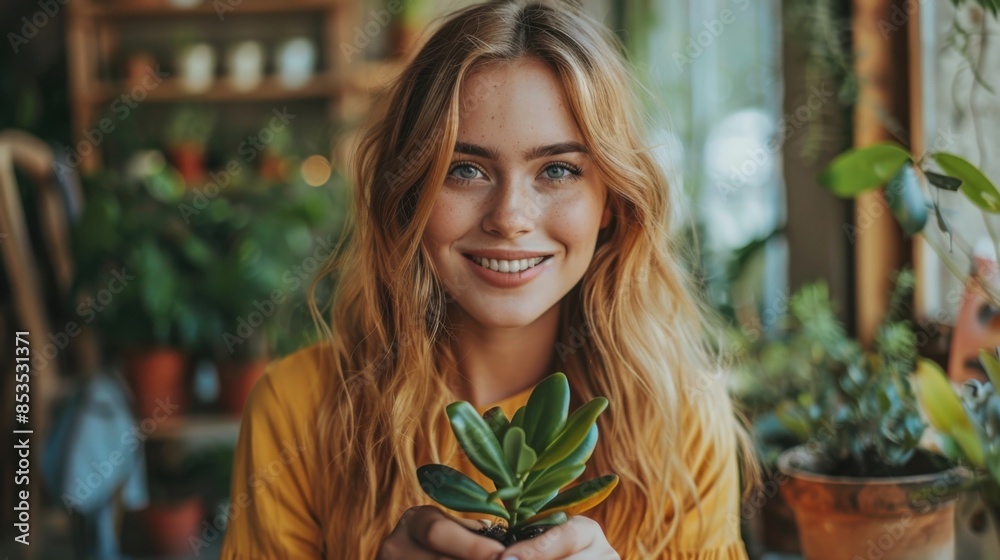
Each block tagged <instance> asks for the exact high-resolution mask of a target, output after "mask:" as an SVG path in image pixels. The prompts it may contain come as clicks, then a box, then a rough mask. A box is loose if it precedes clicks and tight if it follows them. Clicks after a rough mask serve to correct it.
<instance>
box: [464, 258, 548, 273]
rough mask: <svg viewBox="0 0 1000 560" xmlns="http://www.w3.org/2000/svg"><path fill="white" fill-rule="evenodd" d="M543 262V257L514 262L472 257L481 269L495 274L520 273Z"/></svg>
mask: <svg viewBox="0 0 1000 560" xmlns="http://www.w3.org/2000/svg"><path fill="white" fill-rule="evenodd" d="M543 260H545V257H535V258H532V259H520V260H516V261H503V260H497V259H485V258H481V257H475V256H474V257H472V262H474V263H476V264H478V265H479V266H481V267H483V268H488V269H490V270H494V271H496V272H507V273H511V274H512V273H515V272H521V271H522V270H527V269H529V268H531V267H533V266H535V265H537V264H538V263H540V262H542V261H543Z"/></svg>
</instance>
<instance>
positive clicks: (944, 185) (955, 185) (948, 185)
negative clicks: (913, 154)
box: [924, 171, 962, 192]
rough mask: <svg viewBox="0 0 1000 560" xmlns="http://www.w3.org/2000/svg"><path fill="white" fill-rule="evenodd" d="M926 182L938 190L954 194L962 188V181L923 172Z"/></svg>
mask: <svg viewBox="0 0 1000 560" xmlns="http://www.w3.org/2000/svg"><path fill="white" fill-rule="evenodd" d="M924 175H926V176H927V180H928V181H930V182H931V184H932V185H934V186H935V187H937V188H939V189H944V190H946V191H952V192H955V191H957V190H958V189H959V187H961V186H962V180H961V179H958V178H956V177H952V176H950V175H942V174H940V173H935V172H933V171H924Z"/></svg>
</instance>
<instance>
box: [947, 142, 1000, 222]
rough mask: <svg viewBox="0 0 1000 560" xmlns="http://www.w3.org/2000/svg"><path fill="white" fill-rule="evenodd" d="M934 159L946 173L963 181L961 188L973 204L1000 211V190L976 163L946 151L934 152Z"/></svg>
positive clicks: (995, 211) (988, 210)
mask: <svg viewBox="0 0 1000 560" xmlns="http://www.w3.org/2000/svg"><path fill="white" fill-rule="evenodd" d="M934 160H935V161H937V163H938V165H940V166H941V169H943V170H944V172H945V173H947V174H948V175H951V176H953V177H957V178H958V179H960V180H961V181H962V187H961V188H960V190H961V191H962V194H964V195H965V197H966V198H968V199H969V200H970V201H971V202H972V203H973V204H975V205H976V206H978V207H979V208H981V209H983V210H986V211H987V212H993V213H1000V192H998V191H997V188H996V187H995V186H994V185H993V183H991V182H990V180H989V179H988V178H986V175H983V172H982V171H980V170H979V169H978V168H976V166H975V165H972V164H971V163H969V162H968V161H967V160H966V159H964V158H962V157H961V156H956V155H955V154H949V153H946V152H938V153H936V154H934Z"/></svg>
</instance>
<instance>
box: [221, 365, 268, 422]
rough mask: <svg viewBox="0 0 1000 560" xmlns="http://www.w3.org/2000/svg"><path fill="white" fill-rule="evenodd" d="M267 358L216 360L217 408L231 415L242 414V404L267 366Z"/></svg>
mask: <svg viewBox="0 0 1000 560" xmlns="http://www.w3.org/2000/svg"><path fill="white" fill-rule="evenodd" d="M267 364H268V360H267V359H259V360H254V361H249V362H240V361H227V362H217V363H216V364H215V367H216V370H217V371H218V372H219V399H218V401H217V402H218V406H219V409H220V410H221V411H222V412H224V413H226V414H231V415H233V416H240V415H242V414H243V405H244V404H245V403H246V402H247V397H248V396H250V391H251V390H252V389H253V387H254V385H256V384H257V381H258V380H259V379H260V377H261V376H262V375H264V368H265V367H266V366H267Z"/></svg>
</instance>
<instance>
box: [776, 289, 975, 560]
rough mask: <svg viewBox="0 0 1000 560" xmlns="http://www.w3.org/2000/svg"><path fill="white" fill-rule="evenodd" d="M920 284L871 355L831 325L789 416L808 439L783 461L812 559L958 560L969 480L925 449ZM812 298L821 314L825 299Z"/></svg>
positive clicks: (886, 324)
mask: <svg viewBox="0 0 1000 560" xmlns="http://www.w3.org/2000/svg"><path fill="white" fill-rule="evenodd" d="M913 282H914V280H913V276H912V273H911V272H909V271H903V272H900V273H899V274H898V276H897V279H896V289H895V291H894V293H893V296H892V300H891V303H890V308H889V311H888V313H887V314H886V316H885V318H884V319H883V321H882V324H881V325H880V326H879V329H878V332H877V335H876V340H875V344H874V348H873V349H872V350H869V351H865V350H862V349H861V348H860V346H859V345H858V343H857V342H856V341H853V340H851V339H849V338H847V337H846V335H845V334H844V330H843V327H842V326H841V325H840V324H839V323H838V322H836V321H835V320H831V321H826V331H825V332H824V334H823V336H822V342H821V343H820V346H819V347H817V351H818V352H819V353H821V354H822V355H823V361H824V363H823V366H822V367H821V368H820V369H818V370H817V371H816V372H815V377H816V383H815V385H814V387H813V388H812V390H811V391H810V392H807V393H803V394H801V395H799V397H798V398H797V399H795V400H794V401H789V402H788V403H786V404H785V405H784V407H783V411H782V413H783V414H784V415H785V417H786V421H788V422H798V423H799V424H800V426H801V428H800V429H801V431H802V433H803V434H808V436H809V439H808V443H807V444H805V445H802V446H798V447H796V448H794V449H791V450H789V451H786V452H785V453H783V454H782V455H781V457H780V458H779V460H778V464H779V468H780V469H781V471H782V472H783V473H784V474H786V475H787V476H788V477H789V480H788V483H787V484H785V485H784V486H782V488H781V491H782V493H783V495H784V497H785V499H786V500H787V501H788V503H789V504H790V506H791V507H792V509H793V510H794V512H795V519H796V524H797V526H798V530H799V535H800V539H801V543H802V551H803V554H804V555H805V557H806V558H810V559H816V560H824V559H831V560H832V559H838V560H840V559H843V558H855V557H861V558H873V557H877V558H881V559H883V560H893V559H903V558H905V559H909V560H914V559H917V560H919V559H939V558H953V557H954V549H955V543H954V500H955V498H956V496H957V492H958V490H959V488H960V487H961V485H962V482H963V477H962V476H961V474H960V473H959V472H958V471H956V470H954V469H952V468H951V465H950V464H949V462H948V461H947V460H946V459H945V458H944V457H941V456H939V455H936V454H934V453H932V452H930V451H928V450H926V449H922V448H920V447H919V446H918V443H919V442H920V439H921V437H922V435H923V432H924V429H925V427H926V425H925V423H924V421H923V420H922V418H921V417H920V413H919V409H918V406H917V403H916V399H915V397H914V394H913V391H912V389H911V387H910V383H909V376H910V374H911V373H912V372H913V371H914V370H915V369H916V368H917V364H918V363H921V364H923V363H925V362H926V360H924V359H921V358H918V356H917V348H916V336H915V334H914V333H913V330H912V328H911V327H910V324H909V322H908V321H907V320H906V319H905V318H904V317H903V316H902V312H903V309H904V305H903V304H904V301H905V299H906V298H907V297H908V296H909V293H910V291H911V290H912V288H913ZM812 296H813V297H815V298H816V299H815V300H814V301H813V302H811V304H812V305H814V306H816V307H817V308H818V309H822V308H823V306H824V301H823V299H822V298H825V297H826V294H825V293H823V292H817V293H815V294H813V295H812ZM831 316H832V314H831Z"/></svg>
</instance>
